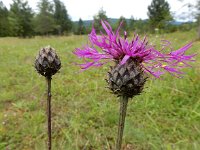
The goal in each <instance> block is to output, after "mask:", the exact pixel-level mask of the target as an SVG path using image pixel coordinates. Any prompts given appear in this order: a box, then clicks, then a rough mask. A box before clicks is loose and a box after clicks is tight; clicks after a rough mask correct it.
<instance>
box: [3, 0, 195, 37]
mask: <svg viewBox="0 0 200 150" xmlns="http://www.w3.org/2000/svg"><path fill="white" fill-rule="evenodd" d="M37 9H38V12H37V13H36V12H34V11H33V9H32V8H31V7H30V6H29V4H28V2H27V1H23V0H13V2H12V4H11V5H10V9H8V8H6V6H5V5H4V4H3V2H2V1H1V0H0V37H6V36H12V37H22V38H26V37H33V36H38V35H39V36H49V35H71V34H76V35H83V34H88V33H90V31H91V28H92V26H94V27H95V29H96V31H97V32H100V31H101V30H102V28H101V20H106V21H108V22H109V23H110V24H111V25H112V27H113V29H114V30H115V29H116V28H117V27H118V26H119V24H120V22H123V24H122V32H123V30H126V31H127V32H128V33H129V32H137V33H147V32H150V33H169V32H175V31H178V30H181V31H188V30H191V29H192V28H194V27H197V23H196V22H187V23H183V22H177V21H175V20H174V19H173V16H172V15H171V13H170V7H169V4H168V2H167V1H165V0H152V3H151V5H150V6H149V7H148V17H149V18H148V19H146V20H141V19H135V18H134V16H131V18H125V17H123V16H121V17H120V18H115V19H113V18H109V17H107V15H106V12H105V11H104V10H103V8H102V9H100V10H99V11H98V12H97V15H95V16H94V17H93V20H87V21H83V20H82V19H81V18H80V19H79V21H75V22H73V21H72V20H71V18H70V15H69V14H68V12H67V9H66V7H65V5H64V3H63V2H61V1H60V0H53V1H51V2H50V1H49V0H40V1H39V2H38V4H37Z"/></svg>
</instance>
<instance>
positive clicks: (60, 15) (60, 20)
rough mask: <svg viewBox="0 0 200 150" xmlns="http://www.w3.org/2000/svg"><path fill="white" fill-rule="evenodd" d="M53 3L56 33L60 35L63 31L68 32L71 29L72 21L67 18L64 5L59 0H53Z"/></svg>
mask: <svg viewBox="0 0 200 150" xmlns="http://www.w3.org/2000/svg"><path fill="white" fill-rule="evenodd" d="M54 5H55V12H54V19H55V22H56V30H57V33H58V34H59V35H62V34H63V33H64V31H65V32H70V31H71V29H72V21H71V20H70V18H69V15H68V13H67V10H66V7H65V5H64V4H63V3H62V2H61V1H60V0H54Z"/></svg>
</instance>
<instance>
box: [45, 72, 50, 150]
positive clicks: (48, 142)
mask: <svg viewBox="0 0 200 150" xmlns="http://www.w3.org/2000/svg"><path fill="white" fill-rule="evenodd" d="M46 79H47V118H48V121H47V125H48V141H47V146H48V150H51V76H49V77H46Z"/></svg>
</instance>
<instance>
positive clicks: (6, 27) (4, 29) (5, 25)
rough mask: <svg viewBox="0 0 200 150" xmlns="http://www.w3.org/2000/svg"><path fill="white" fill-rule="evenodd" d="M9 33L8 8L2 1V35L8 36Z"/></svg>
mask: <svg viewBox="0 0 200 150" xmlns="http://www.w3.org/2000/svg"><path fill="white" fill-rule="evenodd" d="M8 34H9V21H8V10H7V8H6V7H5V6H4V4H3V2H2V1H0V37H4V36H7V35H8Z"/></svg>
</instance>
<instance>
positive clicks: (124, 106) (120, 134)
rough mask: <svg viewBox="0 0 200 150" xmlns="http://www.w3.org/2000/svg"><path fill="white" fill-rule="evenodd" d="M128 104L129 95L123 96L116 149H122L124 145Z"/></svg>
mask: <svg viewBox="0 0 200 150" xmlns="http://www.w3.org/2000/svg"><path fill="white" fill-rule="evenodd" d="M127 104H128V97H126V96H121V98H120V110H119V124H118V134H117V143H116V150H120V149H121V145H122V137H123V131H124V123H125V118H126V110H127Z"/></svg>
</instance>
